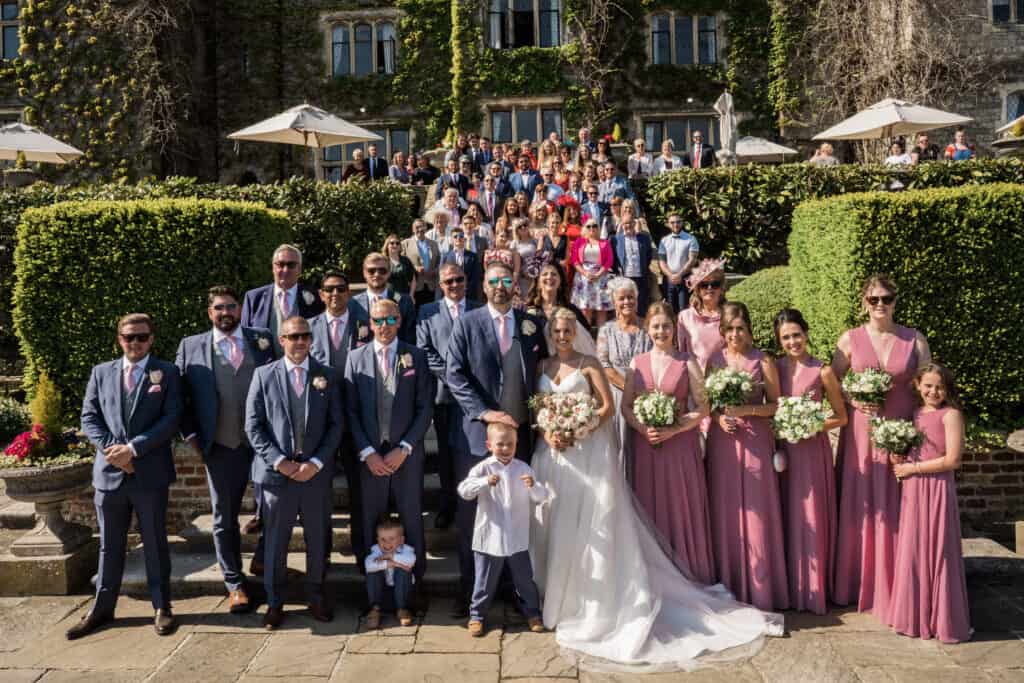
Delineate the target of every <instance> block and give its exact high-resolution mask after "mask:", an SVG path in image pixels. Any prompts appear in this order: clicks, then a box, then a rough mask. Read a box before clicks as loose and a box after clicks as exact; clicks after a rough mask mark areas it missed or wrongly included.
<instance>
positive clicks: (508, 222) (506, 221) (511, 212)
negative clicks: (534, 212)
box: [494, 198, 527, 233]
mask: <svg viewBox="0 0 1024 683" xmlns="http://www.w3.org/2000/svg"><path fill="white" fill-rule="evenodd" d="M526 216H527V214H523V213H522V212H521V211H520V209H519V202H517V201H515V198H512V199H510V200H509V201H507V202H505V203H504V204H503V205H502V207H501V215H500V216H498V220H497V221H495V223H494V231H495V233H496V232H497V231H498V230H499V229H501V228H504V227H512V221H514V220H516V219H517V218H525V217H526Z"/></svg>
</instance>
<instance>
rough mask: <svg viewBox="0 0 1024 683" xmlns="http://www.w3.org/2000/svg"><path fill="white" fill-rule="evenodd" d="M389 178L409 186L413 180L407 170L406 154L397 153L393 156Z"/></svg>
mask: <svg viewBox="0 0 1024 683" xmlns="http://www.w3.org/2000/svg"><path fill="white" fill-rule="evenodd" d="M388 176H389V177H390V178H391V179H392V180H394V181H395V182H396V183H401V184H402V185H408V184H409V181H410V180H411V178H410V176H409V171H408V170H406V168H405V152H395V153H394V154H392V155H391V166H390V167H389V168H388Z"/></svg>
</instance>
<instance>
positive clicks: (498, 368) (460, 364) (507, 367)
mask: <svg viewBox="0 0 1024 683" xmlns="http://www.w3.org/2000/svg"><path fill="white" fill-rule="evenodd" d="M515 284H516V283H515V281H514V279H513V277H512V270H511V269H510V268H509V267H508V266H506V265H504V264H501V263H493V264H491V265H490V266H489V267H488V268H487V272H486V273H485V274H484V294H485V295H486V296H487V301H488V303H487V305H486V306H481V307H480V308H476V309H474V310H472V311H467V312H466V313H465V315H462V316H460V317H459V319H458V320H457V321H455V325H454V326H453V327H452V333H451V338H450V340H449V342H448V351H447V357H446V361H447V363H446V365H447V368H446V374H447V380H448V381H447V383H448V388H449V389H450V390H451V392H452V395H453V396H454V397H455V400H456V405H455V406H453V411H452V412H453V414H452V415H451V416H450V417H449V420H451V421H452V422H453V423H455V422H456V421H461V423H462V430H461V431H460V432H458V434H457V436H458V437H459V438H454V439H453V440H452V442H451V443H450V444H449V449H450V450H451V453H452V456H453V457H454V459H455V481H456V482H461V481H462V480H463V479H465V478H466V475H467V474H468V473H469V470H470V469H472V467H473V466H474V465H476V464H477V463H478V462H480V460H481V459H482V458H484V457H485V456H486V455H487V446H486V444H485V440H486V438H487V425H488V423H491V422H502V423H505V424H507V425H509V426H511V427H513V428H515V429H516V430H517V431H518V445H517V448H516V457H517V458H519V459H520V460H522V461H524V462H526V463H529V462H530V458H531V457H532V455H533V432H532V430H531V429H530V411H529V408H527V405H526V402H527V401H528V400H529V398H530V396H532V395H533V394H534V392H535V391H536V382H537V361H538V360H540V359H542V358H544V357H545V356H546V355H547V346H546V345H545V342H544V336H543V330H542V323H541V321H540V320H538V319H537V318H534V317H533V316H531V315H528V314H526V313H523V312H521V311H517V310H514V309H513V308H512V291H513V289H512V288H513V287H514V286H515ZM453 436H455V434H453ZM475 519H476V501H467V500H462V499H461V498H460V499H459V501H458V507H457V511H456V515H455V525H456V527H457V528H458V531H459V541H458V549H459V571H460V574H461V591H462V592H461V597H460V599H458V600H456V601H455V609H454V610H453V612H452V615H453V616H455V617H457V618H465V617H466V616H467V615H468V614H469V595H470V593H471V592H472V590H473V550H472V545H473V524H474V520H475Z"/></svg>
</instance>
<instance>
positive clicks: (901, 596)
mask: <svg viewBox="0 0 1024 683" xmlns="http://www.w3.org/2000/svg"><path fill="white" fill-rule="evenodd" d="M949 410H950V409H949V408H942V409H939V410H933V411H931V412H924V411H923V410H918V411H917V414H916V415H915V416H914V426H916V427H917V429H918V431H920V432H921V433H922V434H924V443H922V444H921V446H920V447H919V448H917V449H915V450H914V451H913V452H912V453H911V460H916V461H920V462H927V461H928V460H934V459H936V458H941V457H943V456H944V455H945V454H946V430H945V425H943V424H942V419H943V417H944V416H945V415H946V414H947V413H948V412H949ZM902 487H903V497H902V500H901V503H900V531H899V534H898V535H897V537H896V568H895V579H894V580H893V585H892V599H891V602H890V603H889V609H888V611H887V613H886V614H885V619H884V621H885V622H886V623H887V624H889V625H890V626H892V627H893V628H894V629H896V630H897V631H898V632H899V633H902V634H903V635H907V636H914V637H915V638H924V639H930V638H938V639H939V640H941V641H942V642H944V643H959V642H963V641H965V640H968V639H969V638H970V637H971V623H970V609H969V608H968V606H967V581H966V579H965V578H964V559H963V551H962V549H961V547H960V511H959V509H958V508H957V502H956V482H955V481H954V479H953V472H952V471H949V472H936V473H935V474H915V475H914V476H912V477H908V478H907V479H904V480H903V485H902Z"/></svg>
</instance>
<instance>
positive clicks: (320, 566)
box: [245, 356, 345, 607]
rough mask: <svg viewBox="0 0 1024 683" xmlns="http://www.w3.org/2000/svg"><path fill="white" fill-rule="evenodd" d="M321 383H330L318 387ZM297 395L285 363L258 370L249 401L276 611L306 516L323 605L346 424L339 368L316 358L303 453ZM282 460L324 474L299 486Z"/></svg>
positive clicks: (311, 574)
mask: <svg viewBox="0 0 1024 683" xmlns="http://www.w3.org/2000/svg"><path fill="white" fill-rule="evenodd" d="M320 383H324V386H323V387H321V388H318V387H317V384H320ZM290 391H293V389H292V386H291V381H290V378H289V377H288V371H287V368H286V366H285V361H284V359H283V358H282V359H281V360H278V361H275V362H273V363H271V364H269V365H264V366H263V367H261V368H257V369H256V373H255V374H254V375H253V378H252V384H250V385H249V396H248V399H247V400H246V403H245V433H246V435H247V436H248V437H249V443H250V444H252V448H253V451H254V452H255V458H253V462H252V478H253V481H255V482H259V484H260V492H261V494H262V496H263V523H264V526H265V533H266V539H267V540H266V555H265V558H264V564H265V569H264V574H263V583H264V586H265V587H266V589H267V605H268V606H269V607H281V606H282V605H283V604H284V586H285V578H286V572H287V559H288V543H289V540H290V539H291V537H292V529H293V527H294V526H295V519H296V516H297V515H299V514H301V515H302V529H303V535H304V537H305V540H306V596H307V598H308V600H309V602H310V603H312V604H320V603H321V602H322V600H323V582H324V576H325V574H326V571H327V564H326V562H325V561H324V560H325V556H326V549H325V547H324V539H325V537H326V533H327V530H326V527H327V525H328V524H330V519H331V510H330V507H328V505H327V494H326V493H325V492H324V488H325V487H327V488H330V486H331V479H332V477H333V476H334V453H335V451H337V450H338V444H339V443H340V442H341V434H342V431H343V430H344V426H345V424H344V414H343V412H342V405H341V378H340V376H339V375H338V373H336V372H335V371H334V369H332V368H330V367H327V366H326V365H323V364H321V363H319V362H317V360H316V359H315V358H313V357H312V356H310V357H309V371H308V372H307V373H306V385H305V389H304V391H303V394H302V398H303V400H304V401H305V409H306V429H305V431H304V432H303V447H302V451H301V452H298V451H296V450H295V444H294V441H293V437H292V416H291V411H290V408H289V398H288V392H290ZM282 457H283V458H285V459H287V460H292V461H294V462H300V463H301V462H309V461H311V460H313V459H318V460H319V461H320V462H322V463H323V469H322V470H321V471H320V472H318V473H317V474H316V475H314V476H313V478H312V479H310V480H309V481H305V482H298V481H295V480H292V479H289V478H288V477H286V476H284V475H283V474H281V473H280V472H278V471H277V470H276V469H275V467H274V466H275V463H276V462H277V461H278V460H279V459H280V458H282Z"/></svg>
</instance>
